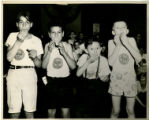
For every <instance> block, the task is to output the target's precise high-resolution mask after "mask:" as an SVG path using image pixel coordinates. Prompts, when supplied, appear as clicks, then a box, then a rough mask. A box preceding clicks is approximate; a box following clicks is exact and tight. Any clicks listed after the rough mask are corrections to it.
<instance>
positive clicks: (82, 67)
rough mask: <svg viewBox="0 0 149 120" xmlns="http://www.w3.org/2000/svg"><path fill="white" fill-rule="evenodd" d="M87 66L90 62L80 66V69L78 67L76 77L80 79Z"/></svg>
mask: <svg viewBox="0 0 149 120" xmlns="http://www.w3.org/2000/svg"><path fill="white" fill-rule="evenodd" d="M89 64H90V61H89V60H87V61H86V62H85V64H84V65H82V66H81V67H78V69H77V73H76V75H77V77H80V76H81V75H82V74H83V73H84V72H85V70H86V69H87V67H88V65H89Z"/></svg>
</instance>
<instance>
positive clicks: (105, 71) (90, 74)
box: [77, 54, 110, 79]
mask: <svg viewBox="0 0 149 120" xmlns="http://www.w3.org/2000/svg"><path fill="white" fill-rule="evenodd" d="M87 59H88V55H87V54H83V55H82V56H81V57H80V58H79V60H78V63H77V65H78V67H81V66H82V65H84V64H85V62H86V61H87ZM97 66H98V60H96V61H95V62H93V63H91V64H89V65H88V67H87V74H86V78H88V79H95V78H96V72H97ZM109 74H110V68H109V65H108V61H107V59H106V58H105V57H103V56H100V63H99V70H98V77H99V78H100V77H101V76H106V75H109ZM83 77H85V72H84V73H83Z"/></svg>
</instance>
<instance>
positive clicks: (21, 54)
mask: <svg viewBox="0 0 149 120" xmlns="http://www.w3.org/2000/svg"><path fill="white" fill-rule="evenodd" d="M24 56H25V53H24V51H23V50H22V49H18V51H17V53H16V55H15V57H14V58H15V59H16V60H22V59H23V58H24Z"/></svg>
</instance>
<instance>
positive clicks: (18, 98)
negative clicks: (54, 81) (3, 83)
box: [5, 12, 43, 118]
mask: <svg viewBox="0 0 149 120" xmlns="http://www.w3.org/2000/svg"><path fill="white" fill-rule="evenodd" d="M16 26H17V27H18V29H19V32H13V33H10V34H9V36H8V38H7V41H6V43H5V45H6V46H7V48H8V49H7V60H8V61H9V62H10V64H11V65H10V68H9V71H8V75H7V77H6V79H7V102H8V108H9V111H8V112H9V113H10V117H11V118H19V115H20V111H21V107H22V103H23V105H24V110H25V115H26V117H27V118H33V117H34V115H33V112H34V111H36V100H37V75H36V71H35V69H34V68H35V67H40V66H41V54H43V48H42V43H41V40H40V39H39V38H38V37H36V36H34V35H33V34H31V33H29V30H30V28H31V27H32V26H33V22H32V21H31V16H30V13H29V12H20V13H19V14H18V17H17V22H16Z"/></svg>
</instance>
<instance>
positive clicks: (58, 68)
mask: <svg viewBox="0 0 149 120" xmlns="http://www.w3.org/2000/svg"><path fill="white" fill-rule="evenodd" d="M62 44H63V46H64V48H65V51H66V52H67V53H68V55H69V56H70V57H71V58H72V59H74V57H73V54H72V53H70V50H72V48H71V46H70V45H69V44H68V43H66V42H62ZM48 45H49V43H47V44H46V46H45V48H46V47H47V46H48ZM69 74H70V70H69V66H68V64H67V62H66V60H65V58H64V57H63V56H62V55H61V54H60V52H59V49H58V48H56V47H55V48H54V49H53V50H52V52H51V55H50V58H49V63H48V66H47V76H49V77H57V78H60V77H67V76H69Z"/></svg>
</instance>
